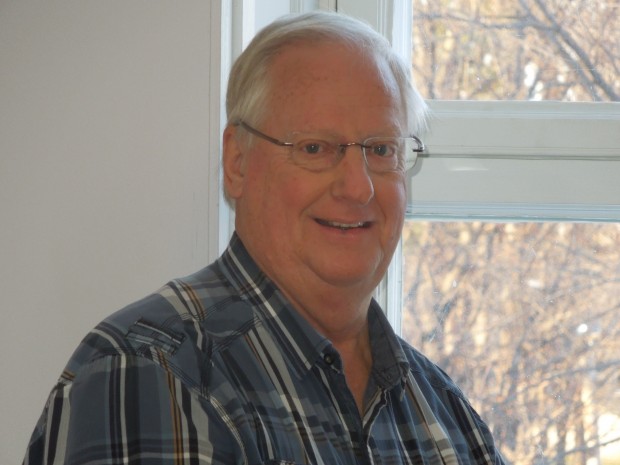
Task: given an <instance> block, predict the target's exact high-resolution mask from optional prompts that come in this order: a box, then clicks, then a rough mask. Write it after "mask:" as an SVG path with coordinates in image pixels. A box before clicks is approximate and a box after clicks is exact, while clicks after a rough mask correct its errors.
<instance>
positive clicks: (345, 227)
mask: <svg viewBox="0 0 620 465" xmlns="http://www.w3.org/2000/svg"><path fill="white" fill-rule="evenodd" d="M316 222H317V223H319V224H320V225H321V226H327V227H328V228H335V229H340V230H341V231H349V230H351V229H365V228H368V227H370V222H369V221H358V222H357V223H340V222H338V221H327V220H321V219H319V218H317V219H316Z"/></svg>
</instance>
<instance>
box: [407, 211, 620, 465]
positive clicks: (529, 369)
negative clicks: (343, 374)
mask: <svg viewBox="0 0 620 465" xmlns="http://www.w3.org/2000/svg"><path fill="white" fill-rule="evenodd" d="M404 237H405V247H404V250H405V253H406V255H405V263H406V272H405V276H404V282H405V286H406V287H405V289H406V292H407V299H406V311H405V315H404V324H403V328H404V336H405V337H406V338H407V339H408V340H410V341H411V342H412V343H413V344H414V345H415V346H417V347H419V348H420V349H421V350H422V351H423V352H425V353H427V354H430V357H431V358H432V359H433V360H434V361H436V362H437V363H439V365H440V366H442V367H443V368H444V369H446V371H447V372H448V373H449V374H450V375H451V376H452V377H453V378H454V379H455V380H456V381H457V382H458V383H459V384H460V385H461V386H462V387H463V389H464V391H465V392H467V393H468V394H469V395H470V397H471V400H472V402H473V403H474V405H475V406H476V407H477V408H478V410H479V411H480V412H481V413H482V415H483V417H484V418H485V419H486V420H487V421H488V422H489V424H490V426H491V428H492V429H493V430H494V434H495V436H496V438H497V439H498V442H499V445H500V447H501V449H502V451H503V453H504V454H505V455H506V456H507V458H508V459H509V461H510V462H511V463H514V464H519V465H526V464H527V465H530V464H533V463H538V464H577V463H579V464H582V463H583V464H585V463H586V461H587V460H588V459H589V458H592V457H596V456H597V455H598V454H599V449H600V447H601V446H602V445H605V444H608V443H611V442H614V441H620V437H618V436H619V435H620V434H619V433H620V432H618V431H616V432H615V433H613V434H612V435H611V436H604V434H605V433H606V432H605V431H604V430H602V429H601V428H600V427H599V420H600V419H601V418H602V417H603V416H604V415H616V416H618V417H620V405H619V402H618V401H619V400H620V397H619V395H620V375H619V374H618V373H619V370H618V369H619V368H620V247H619V246H620V225H617V224H564V223H555V224H553V223H540V224H538V223H537V224H528V223H522V224H491V223H479V222H471V223H420V222H408V224H407V227H406V229H405V235H404ZM614 434H615V436H614Z"/></svg>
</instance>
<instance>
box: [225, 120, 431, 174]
mask: <svg viewBox="0 0 620 465" xmlns="http://www.w3.org/2000/svg"><path fill="white" fill-rule="evenodd" d="M234 125H235V126H241V127H242V128H243V129H245V130H246V131H248V132H249V133H250V134H253V135H255V136H257V137H260V138H261V139H264V140H266V141H268V142H271V143H272V144H275V145H279V146H281V147H289V148H290V156H291V159H292V160H293V163H295V164H296V165H298V166H301V167H302V168H305V169H307V170H309V171H316V172H319V171H326V170H328V169H330V168H332V167H334V166H336V165H337V164H338V163H339V162H340V160H341V159H342V157H344V155H345V153H346V150H347V148H349V147H351V146H353V145H359V146H360V148H361V149H362V153H363V155H364V159H365V160H366V166H368V169H369V170H370V171H372V172H374V173H386V172H390V171H396V172H405V171H407V170H410V169H411V168H413V166H414V165H415V162H416V160H417V158H418V154H419V153H421V152H424V150H425V147H424V143H423V142H422V141H421V140H420V139H418V138H417V137H416V136H409V137H369V138H368V139H366V140H364V141H362V142H347V143H345V144H342V143H339V142H338V141H337V140H336V139H335V138H334V136H330V135H329V134H319V133H317V134H312V133H308V134H305V133H301V132H294V133H292V134H291V135H290V137H289V138H288V139H289V140H288V141H286V142H285V141H282V140H279V139H276V138H274V137H271V136H268V135H267V134H265V133H263V132H261V131H259V130H258V129H255V128H253V127H252V126H250V125H249V124H247V123H246V122H245V121H243V120H239V121H236V122H235V123H234Z"/></svg>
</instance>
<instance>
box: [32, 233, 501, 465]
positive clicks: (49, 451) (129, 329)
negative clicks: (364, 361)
mask: <svg viewBox="0 0 620 465" xmlns="http://www.w3.org/2000/svg"><path fill="white" fill-rule="evenodd" d="M368 321H369V327H370V335H371V344H372V353H373V361H374V362H373V363H374V364H373V368H372V374H371V377H370V385H369V387H368V391H367V395H366V401H365V406H366V407H365V411H364V412H363V415H360V413H359V411H358V409H357V407H356V404H355V401H354V399H353V396H352V394H351V392H350V391H349V389H348V388H347V385H346V381H345V377H344V372H343V368H342V362H341V360H340V357H339V355H338V353H337V352H336V350H335V349H334V347H333V346H332V344H331V343H330V341H329V340H327V339H325V338H324V337H322V336H321V335H320V334H318V333H317V332H316V331H315V330H314V329H312V328H311V327H310V325H309V324H308V323H307V322H306V321H305V320H304V319H303V318H302V317H300V315H299V314H298V313H297V312H296V311H295V310H293V308H292V307H291V305H290V304H289V303H288V302H287V300H286V299H285V298H284V297H283V295H282V294H281V293H280V292H279V291H278V289H277V288H276V287H275V286H274V284H273V283H272V282H271V281H270V280H269V279H268V278H267V277H266V276H265V275H264V274H263V273H262V272H261V271H260V269H258V267H257V266H256V264H255V263H254V262H253V261H252V259H251V257H250V256H249V255H248V253H247V251H246V250H245V248H244V247H243V244H242V243H241V242H240V240H239V239H238V238H237V237H236V236H235V237H233V239H232V240H231V243H230V246H229V248H228V250H227V251H226V252H225V253H224V254H223V255H222V257H221V258H220V259H219V260H218V261H216V262H215V263H214V264H212V265H211V266H209V267H207V268H205V269H204V270H202V271H199V272H198V273H196V274H194V275H192V276H189V277H187V278H184V279H179V280H175V281H172V282H171V283H169V284H168V285H166V286H165V287H163V288H162V289H161V290H160V291H159V292H157V293H155V294H153V295H151V296H149V297H147V298H145V299H143V300H141V301H139V302H137V303H135V304H133V305H131V306H129V307H127V308H125V309H123V310H121V311H120V312H117V313H115V314H113V315H112V316H110V317H109V318H108V319H106V320H105V321H103V322H102V323H101V324H99V325H98V326H97V327H96V328H95V329H93V330H92V331H91V332H90V333H89V334H88V335H87V336H86V338H85V339H84V340H83V342H82V343H81V344H80V346H79V347H78V349H77V350H76V352H75V353H74V355H73V356H72V358H71V360H70V361H69V363H68V365H67V367H66V369H65V370H64V372H63V374H62V376H61V378H60V380H59V381H58V384H57V385H56V386H55V387H54V389H53V390H52V392H51V395H50V397H49V400H48V403H47V405H46V407H45V410H44V412H43V414H42V416H41V419H40V420H39V423H38V424H37V426H36V429H35V431H34V433H33V435H32V438H31V441H30V444H29V446H28V450H27V452H26V457H25V459H24V464H26V465H40V464H75V465H77V464H80V465H84V464H98V465H116V464H119V465H120V464H148V465H151V464H152V465H156V464H188V465H189V464H226V465H230V464H250V465H257V464H272V465H275V464H289V465H292V464H316V465H318V464H330V465H334V464H350V465H358V464H429V465H430V464H433V465H435V464H502V463H503V461H502V459H501V457H500V454H499V453H498V451H497V450H496V448H495V446H494V444H493V440H492V438H491V435H490V433H489V431H488V429H487V427H486V425H485V424H484V423H483V422H482V421H481V420H480V418H479V417H478V415H477V414H476V412H474V410H473V409H472V408H471V406H470V405H469V403H468V402H467V401H466V400H465V398H464V397H463V395H462V394H461V392H460V391H459V389H458V388H457V387H456V386H455V385H454V384H453V383H452V381H451V380H450V379H449V378H448V377H447V376H446V375H445V374H444V373H443V372H442V371H441V370H440V369H439V368H437V367H436V366H435V365H433V364H432V363H430V362H429V361H428V360H427V359H426V358H424V357H423V356H422V355H421V354H420V353H418V352H417V351H415V350H414V349H413V348H411V347H410V346H408V345H407V344H406V343H405V342H403V341H402V340H400V339H399V338H398V337H396V336H395V334H394V333H393V331H392V329H391V328H390V326H389V324H388V322H387V320H386V319H385V317H384V316H383V313H382V312H381V310H380V308H379V307H378V305H377V304H376V303H375V302H374V301H373V303H372V304H371V306H370V308H369V316H368Z"/></svg>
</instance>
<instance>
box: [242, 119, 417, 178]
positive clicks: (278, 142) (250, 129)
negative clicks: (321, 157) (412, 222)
mask: <svg viewBox="0 0 620 465" xmlns="http://www.w3.org/2000/svg"><path fill="white" fill-rule="evenodd" d="M233 126H241V127H242V128H243V129H245V130H246V131H248V132H249V133H250V134H253V135H255V136H257V137H260V138H261V139H263V140H266V141H267V142H271V143H272V144H275V145H278V146H280V147H294V146H295V144H293V143H292V142H285V141H283V140H280V139H276V138H275V137H271V136H269V135H267V134H265V133H264V132H262V131H259V130H258V129H256V128H254V127H252V126H250V125H249V124H248V123H246V122H245V121H243V120H242V119H239V120H237V121H235V122H234V123H233ZM405 138H411V139H413V140H414V141H415V142H416V144H418V147H417V148H414V149H412V151H413V152H415V153H423V152H424V151H426V146H425V145H424V142H422V140H421V139H420V138H419V137H417V136H414V135H410V136H407V137H405ZM354 145H359V146H360V147H361V148H362V151H363V152H364V157H366V149H369V148H371V146H369V145H364V144H363V143H362V142H346V143H344V144H338V148H340V149H341V150H343V151H346V149H347V148H348V147H351V146H354ZM416 159H417V157H416ZM414 166H415V160H414V162H413V164H412V165H411V166H410V167H408V168H407V169H406V170H405V171H407V170H410V169H411V168H413V167H414Z"/></svg>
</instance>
